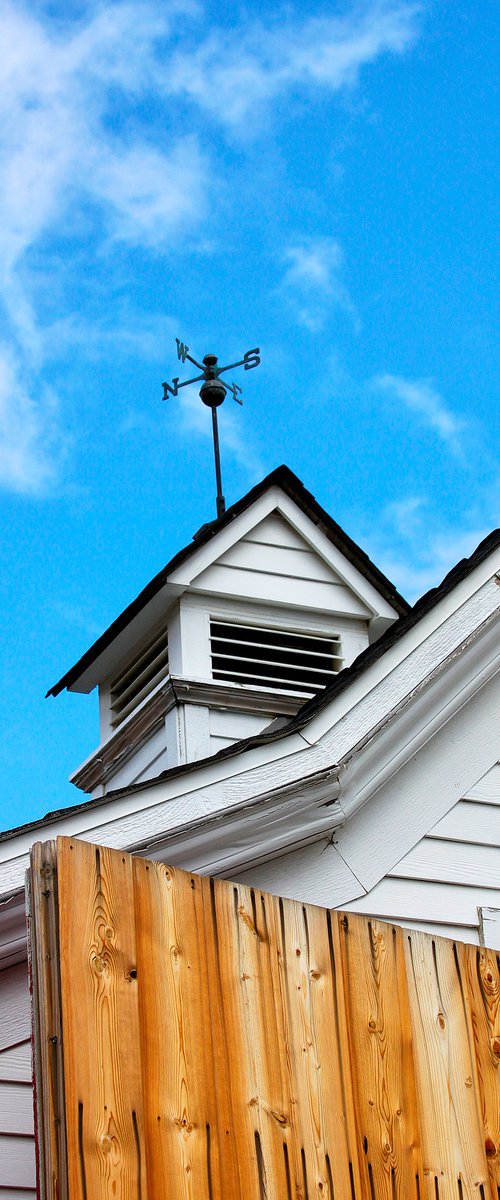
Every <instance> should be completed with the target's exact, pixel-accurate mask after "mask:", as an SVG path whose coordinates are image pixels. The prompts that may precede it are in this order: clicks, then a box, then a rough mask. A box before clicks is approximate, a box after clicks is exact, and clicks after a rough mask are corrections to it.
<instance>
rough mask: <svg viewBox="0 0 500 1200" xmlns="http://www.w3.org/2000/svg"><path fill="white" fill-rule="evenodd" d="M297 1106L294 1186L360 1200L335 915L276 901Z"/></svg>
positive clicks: (293, 1093) (316, 1193) (307, 1191)
mask: <svg viewBox="0 0 500 1200" xmlns="http://www.w3.org/2000/svg"><path fill="white" fill-rule="evenodd" d="M275 904H276V908H277V909H279V914H280V931H279V937H280V962H281V964H282V972H283V984H282V992H283V999H282V1004H283V1008H284V1011H285V1014H286V1024H285V1044H286V1046H287V1058H288V1060H289V1074H290V1092H291V1096H292V1097H293V1098H294V1099H293V1101H292V1113H293V1121H292V1135H293V1136H292V1138H291V1145H290V1148H289V1157H290V1163H291V1164H293V1186H294V1193H293V1194H294V1195H295V1191H296V1192H297V1194H299V1195H303V1194H304V1195H313V1196H322V1197H323V1196H324V1197H332V1196H339V1195H340V1196H346V1198H348V1197H349V1198H350V1197H352V1196H359V1197H360V1196H361V1190H360V1186H359V1176H358V1167H357V1156H356V1150H355V1145H354V1137H353V1134H354V1119H353V1117H354V1113H353V1105H352V1094H351V1084H350V1069H349V1060H348V1057H346V1056H345V1053H344V1055H343V1054H342V1049H341V1046H342V1038H343V1034H344V1026H343V1017H342V1014H340V1015H339V1011H338V1006H339V1003H340V1005H341V1006H342V1005H343V997H342V992H341V991H340V992H339V987H338V985H339V982H340V981H339V978H338V975H337V965H336V963H335V958H334V953H335V951H334V946H333V940H332V933H331V922H330V918H329V914H327V912H326V911H325V910H322V909H319V908H318V909H316V908H314V907H313V906H312V905H307V906H305V905H302V904H300V903H297V902H295V901H291V900H278V901H275Z"/></svg>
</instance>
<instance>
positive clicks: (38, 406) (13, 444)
mask: <svg viewBox="0 0 500 1200" xmlns="http://www.w3.org/2000/svg"><path fill="white" fill-rule="evenodd" d="M58 418H59V411H58V401H57V397H56V396H55V394H54V392H53V391H52V390H51V389H50V388H47V387H45V386H43V384H42V385H40V392H39V395H38V397H37V400H36V402H35V401H34V400H33V399H32V398H31V396H30V394H29V390H28V387H27V385H26V381H25V379H24V372H23V366H22V363H21V362H20V361H19V360H18V359H17V358H16V356H15V355H14V354H13V353H12V351H11V350H10V348H9V347H8V346H5V345H2V344H0V484H2V485H3V486H4V487H7V488H10V489H11V490H12V491H14V492H20V493H24V494H32V495H38V494H40V493H41V492H44V491H45V490H46V488H47V487H48V486H49V485H50V484H51V483H52V482H53V480H54V478H55V475H56V465H57V462H58V461H59V460H60V458H61V456H62V455H63V453H64V449H65V440H64V438H63V437H62V436H61V433H60V430H59V420H58Z"/></svg>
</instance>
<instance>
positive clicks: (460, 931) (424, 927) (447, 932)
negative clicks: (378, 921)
mask: <svg viewBox="0 0 500 1200" xmlns="http://www.w3.org/2000/svg"><path fill="white" fill-rule="evenodd" d="M384 920H387V921H391V923H392V920H391V918H390V917H387V918H384ZM394 924H396V925H400V926H401V928H402V929H408V930H409V931H411V930H412V929H415V930H417V932H418V933H430V934H431V936H433V937H445V938H449V939H450V941H452V942H468V943H469V945H471V946H479V931H478V930H477V929H471V928H469V927H467V928H465V927H464V926H462V925H441V924H440V922H439V921H405V920H401V918H399V920H398V921H395V922H394Z"/></svg>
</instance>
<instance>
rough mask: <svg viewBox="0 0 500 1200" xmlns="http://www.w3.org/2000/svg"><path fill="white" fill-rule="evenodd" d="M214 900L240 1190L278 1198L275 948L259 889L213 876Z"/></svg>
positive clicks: (280, 1123) (280, 1100)
mask: <svg viewBox="0 0 500 1200" xmlns="http://www.w3.org/2000/svg"><path fill="white" fill-rule="evenodd" d="M212 902H213V925H212V928H213V936H214V960H213V962H214V965H215V966H216V970H217V973H218V975H219V979H220V988H219V995H220V1004H221V1022H222V1026H223V1030H224V1041H225V1047H226V1055H227V1067H228V1082H229V1090H230V1096H231V1108H232V1120H233V1122H234V1132H235V1141H236V1158H237V1165H238V1172H239V1190H240V1193H241V1196H242V1200H254V1197H255V1200H264V1197H265V1198H266V1200H281V1198H282V1197H283V1198H285V1197H287V1195H288V1180H287V1164H286V1159H285V1155H284V1151H283V1127H284V1125H285V1124H286V1121H287V1120H288V1115H287V1113H286V1111H284V1093H283V1086H282V1077H281V1070H280V1063H279V1056H278V1047H277V1038H276V1029H275V1023H274V1015H273V1013H272V1010H271V1008H270V1005H269V994H268V986H269V955H270V954H272V953H275V948H274V947H273V946H271V943H270V940H269V931H268V930H267V929H266V925H265V920H264V918H263V913H262V907H261V905H260V899H259V895H258V893H256V892H254V891H253V890H252V889H250V888H247V887H244V886H243V885H240V886H233V885H232V884H224V883H220V882H218V881H216V882H215V883H214V884H213V885H212Z"/></svg>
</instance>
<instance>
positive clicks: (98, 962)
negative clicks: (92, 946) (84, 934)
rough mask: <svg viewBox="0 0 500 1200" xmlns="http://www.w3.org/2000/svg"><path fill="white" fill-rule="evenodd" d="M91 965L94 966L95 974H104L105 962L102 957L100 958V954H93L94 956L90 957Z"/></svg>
mask: <svg viewBox="0 0 500 1200" xmlns="http://www.w3.org/2000/svg"><path fill="white" fill-rule="evenodd" d="M92 966H93V968H94V971H95V973H96V975H104V972H105V970H106V963H105V961H104V959H103V958H101V955H100V954H94V957H93V959H92Z"/></svg>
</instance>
